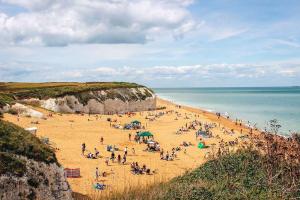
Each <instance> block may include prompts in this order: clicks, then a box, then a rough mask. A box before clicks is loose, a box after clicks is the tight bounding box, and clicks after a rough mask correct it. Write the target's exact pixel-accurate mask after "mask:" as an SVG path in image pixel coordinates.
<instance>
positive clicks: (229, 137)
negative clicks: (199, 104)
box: [4, 99, 249, 197]
mask: <svg viewBox="0 0 300 200" xmlns="http://www.w3.org/2000/svg"><path fill="white" fill-rule="evenodd" d="M157 101H158V102H157V104H158V107H166V109H163V110H156V111H144V112H138V113H135V115H134V116H128V115H98V118H97V117H96V115H90V116H89V115H87V114H85V115H83V116H82V115H79V114H62V115H59V114H55V113H54V114H53V116H52V117H48V118H47V120H38V121H39V124H31V122H32V121H36V119H34V118H28V117H20V119H19V121H18V120H17V117H16V116H14V115H10V114H5V115H4V119H5V120H7V121H10V122H13V123H15V124H17V125H20V126H21V127H24V128H28V127H33V126H36V127H37V128H38V131H37V136H38V137H47V138H49V140H50V144H51V145H52V146H53V147H54V148H56V149H57V150H56V155H57V158H58V161H59V163H61V165H62V166H63V167H64V168H80V172H81V178H73V179H72V178H69V179H68V181H69V183H70V185H71V188H72V190H73V191H74V192H76V193H80V194H82V195H87V196H91V197H93V196H94V195H99V194H97V191H96V190H95V189H94V188H93V184H94V183H96V182H99V183H104V184H106V185H108V188H107V191H110V192H113V191H122V190H124V189H126V187H140V186H141V185H147V184H152V183H157V182H161V181H167V180H170V179H171V178H173V177H175V176H178V175H181V174H183V173H184V172H186V171H187V170H190V169H194V168H196V167H197V166H199V165H201V164H202V163H204V162H205V161H206V160H207V158H205V157H206V156H205V155H206V154H207V152H210V154H212V151H217V149H218V144H219V142H220V141H221V140H224V141H225V142H229V141H235V140H236V139H238V140H239V141H241V140H240V139H239V138H240V136H241V135H246V134H248V133H249V129H248V128H247V127H246V126H244V125H241V126H240V125H236V124H235V122H233V121H231V120H230V119H225V118H223V117H221V118H219V119H218V117H217V116H216V115H215V114H213V113H209V112H207V111H203V110H201V109H196V108H192V107H187V106H177V105H176V104H174V103H172V102H169V101H166V100H162V99H158V100H157ZM39 111H41V112H43V113H44V114H46V115H47V114H48V113H49V112H48V111H46V110H42V109H39ZM168 111H171V112H168ZM158 113H161V116H159V117H155V115H156V114H158ZM162 113H163V114H162ZM146 117H147V118H151V119H154V120H149V119H146ZM107 118H111V119H112V120H116V121H117V122H115V123H112V124H120V125H124V124H126V123H130V122H131V121H133V120H139V121H140V122H141V123H142V125H143V126H145V130H147V131H150V132H152V133H153V134H154V140H155V141H157V142H159V144H160V147H161V148H162V149H163V150H164V152H167V151H168V152H170V153H171V151H172V148H176V147H180V148H181V150H180V151H178V152H177V158H175V159H174V161H166V160H161V159H160V153H159V152H147V151H145V149H146V147H147V145H146V144H138V143H136V142H135V141H133V139H132V141H129V134H131V135H132V138H133V136H134V135H135V133H136V130H123V129H116V128H114V127H112V126H111V125H112V124H111V123H110V122H108V121H107ZM194 120H197V121H201V122H202V123H203V124H212V123H215V125H216V127H215V128H212V129H211V131H212V136H213V137H211V138H203V139H202V140H203V141H204V142H205V144H206V145H207V146H209V148H205V149H199V148H198V147H197V145H198V143H199V141H200V140H199V138H198V139H196V137H195V133H196V131H197V130H189V131H187V132H184V133H182V134H176V132H177V131H178V129H180V128H181V127H185V126H186V124H189V123H191V122H192V121H194ZM197 128H199V127H197ZM224 129H226V130H227V131H230V130H231V129H234V134H227V133H224ZM241 129H242V133H241ZM101 137H103V138H104V142H103V144H101V143H100V138H101ZM183 141H185V142H190V143H192V144H193V145H192V146H188V147H183V146H180V145H181V144H182V142H183ZM82 143H85V144H86V146H87V152H92V153H94V148H97V149H98V150H99V151H100V156H101V158H98V159H88V158H86V157H84V156H82V155H81V145H82ZM214 144H215V145H214ZM107 145H116V146H117V147H118V148H119V149H120V151H116V156H117V155H118V154H120V155H121V157H123V154H124V148H125V147H127V148H128V156H127V161H126V164H125V165H123V164H118V163H117V162H115V163H112V162H111V161H110V162H109V165H108V166H107V165H106V163H105V160H106V158H107V157H110V155H111V153H110V152H108V151H106V146H107ZM213 146H215V147H213ZM132 148H134V149H135V153H133V151H132ZM235 148H237V147H232V150H234V149H235ZM185 149H186V150H185ZM185 151H186V152H185ZM132 162H138V163H139V165H140V166H142V165H143V164H145V165H146V166H147V168H150V169H151V171H155V173H154V174H153V175H134V174H132V173H131V171H130V163H132ZM96 167H98V168H99V171H100V173H102V172H106V173H107V176H106V177H102V176H101V177H100V178H99V179H98V181H96V180H95V168H96Z"/></svg>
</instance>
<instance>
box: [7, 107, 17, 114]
mask: <svg viewBox="0 0 300 200" xmlns="http://www.w3.org/2000/svg"><path fill="white" fill-rule="evenodd" d="M7 112H8V113H9V114H11V115H17V114H18V111H17V110H16V109H14V108H10V109H9V110H8V111H7Z"/></svg>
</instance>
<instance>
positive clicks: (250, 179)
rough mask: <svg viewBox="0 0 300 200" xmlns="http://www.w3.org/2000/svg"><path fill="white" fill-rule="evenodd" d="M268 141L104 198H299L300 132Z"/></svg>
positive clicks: (148, 199) (206, 199)
mask: <svg viewBox="0 0 300 200" xmlns="http://www.w3.org/2000/svg"><path fill="white" fill-rule="evenodd" d="M265 144H266V146H267V149H266V151H264V150H263V151H261V150H259V151H258V150H254V149H256V148H247V149H243V150H240V151H238V152H236V153H230V154H226V155H222V156H220V157H219V158H216V159H214V160H210V161H208V162H207V163H205V164H204V165H202V166H200V167H199V168H197V169H196V170H194V171H192V172H188V173H186V174H185V175H183V176H180V177H177V178H175V179H173V180H171V181H170V182H167V183H161V184H158V185H152V186H149V187H146V188H137V189H132V188H128V190H126V191H125V192H123V193H116V194H109V195H108V196H105V197H103V199H111V200H117V199H124V200H125V199H126V200H127V199H128V200H129V199H142V200H150V199H151V200H173V199H178V200H179V199H183V200H185V199H189V200H190V199H192V200H196V199H199V200H202V199H203V200H208V199H255V200H256V199H272V200H276V199H299V198H300V162H299V161H300V136H299V135H298V136H297V135H296V136H295V137H293V138H289V139H286V140H283V139H280V140H276V139H274V138H273V139H270V140H267V141H265ZM257 145H260V144H259V143H257ZM287 145H289V146H287ZM289 147H291V148H293V150H294V151H290V149H289ZM261 149H263V148H262V147H261ZM282 152H284V153H282Z"/></svg>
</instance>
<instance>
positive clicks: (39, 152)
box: [0, 119, 57, 176]
mask: <svg viewBox="0 0 300 200" xmlns="http://www.w3.org/2000/svg"><path fill="white" fill-rule="evenodd" d="M18 156H24V157H27V158H29V159H33V160H35V161H41V162H45V163H47V164H49V163H57V159H56V157H55V153H54V151H53V150H52V149H50V148H49V147H48V146H47V145H45V144H43V143H42V142H41V141H40V140H39V139H38V138H37V137H35V136H33V135H32V134H31V133H29V132H28V131H25V130H24V129H23V128H21V127H18V126H16V125H14V124H12V123H10V122H5V121H3V120H1V119H0V175H1V174H7V173H8V174H12V175H17V176H22V175H23V173H24V170H25V163H24V161H23V160H22V159H19V157H18Z"/></svg>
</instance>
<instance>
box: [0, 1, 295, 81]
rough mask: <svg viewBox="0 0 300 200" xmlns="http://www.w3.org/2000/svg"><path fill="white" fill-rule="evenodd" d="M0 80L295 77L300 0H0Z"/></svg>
mask: <svg viewBox="0 0 300 200" xmlns="http://www.w3.org/2000/svg"><path fill="white" fill-rule="evenodd" d="M0 81H18V82H46V81H128V82H136V83H139V84H143V85H146V86H149V87H240V86H296V85H300V1H299V0H0Z"/></svg>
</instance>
